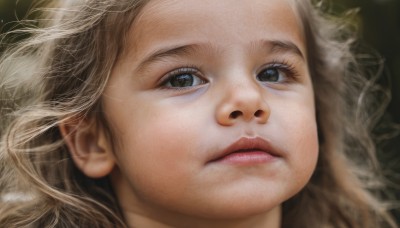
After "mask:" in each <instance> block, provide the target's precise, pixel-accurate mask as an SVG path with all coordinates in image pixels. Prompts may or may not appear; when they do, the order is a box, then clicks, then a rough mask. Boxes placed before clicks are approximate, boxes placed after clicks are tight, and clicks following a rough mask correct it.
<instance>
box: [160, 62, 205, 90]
mask: <svg viewBox="0 0 400 228" xmlns="http://www.w3.org/2000/svg"><path fill="white" fill-rule="evenodd" d="M199 72H201V71H200V70H199V69H198V67H196V66H184V67H182V68H178V69H176V70H173V71H171V72H169V73H167V74H166V75H165V76H164V77H162V78H161V80H160V81H161V82H160V83H159V87H160V88H162V89H175V90H184V89H188V88H193V87H192V86H190V87H167V86H166V84H167V83H168V82H169V80H171V79H172V78H173V77H175V76H178V75H182V74H193V75H194V76H196V77H198V78H199V79H200V80H202V81H203V83H206V82H208V81H207V80H205V79H204V78H203V77H201V76H199Z"/></svg>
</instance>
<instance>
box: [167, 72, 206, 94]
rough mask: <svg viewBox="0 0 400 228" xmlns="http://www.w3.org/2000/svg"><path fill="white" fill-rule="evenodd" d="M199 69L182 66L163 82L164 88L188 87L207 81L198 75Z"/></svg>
mask: <svg viewBox="0 0 400 228" xmlns="http://www.w3.org/2000/svg"><path fill="white" fill-rule="evenodd" d="M197 72H198V71H197V70H195V69H192V68H181V69H178V70H175V71H172V72H171V73H169V74H168V75H167V78H166V79H165V80H164V81H163V83H162V84H161V86H162V87H164V88H177V89H178V88H187V87H193V86H198V85H201V84H204V83H206V81H205V80H203V79H202V78H200V77H198V76H196V73H197Z"/></svg>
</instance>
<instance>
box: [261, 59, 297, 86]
mask: <svg viewBox="0 0 400 228" xmlns="http://www.w3.org/2000/svg"><path fill="white" fill-rule="evenodd" d="M271 68H275V69H277V70H278V71H281V72H283V73H284V74H285V75H286V76H287V77H288V78H287V79H285V80H284V81H283V82H279V83H290V82H292V81H296V79H297V78H298V77H299V76H300V75H299V73H298V71H297V70H296V67H295V66H294V65H293V64H292V63H289V62H288V61H286V60H283V61H279V60H273V61H272V62H271V63H268V64H266V65H265V66H263V67H262V68H261V70H260V71H259V72H258V73H257V75H258V74H260V73H261V72H262V71H264V70H267V69H271Z"/></svg>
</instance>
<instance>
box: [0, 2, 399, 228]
mask: <svg viewBox="0 0 400 228" xmlns="http://www.w3.org/2000/svg"><path fill="white" fill-rule="evenodd" d="M49 1H51V0H40V2H41V3H43V2H49ZM60 1H62V0H60ZM82 1H83V0H82ZM331 2H332V3H333V5H332V7H333V8H332V9H333V10H334V11H336V12H337V13H338V14H340V13H343V12H345V11H346V10H347V9H358V10H359V13H358V16H357V17H355V18H354V20H356V21H357V22H359V23H360V36H361V41H362V43H364V44H367V45H370V46H371V47H373V48H374V49H375V50H377V52H378V53H380V55H381V56H382V57H383V59H384V60H385V69H384V71H383V75H382V77H383V79H382V80H381V81H382V84H383V85H384V86H387V87H389V88H390V89H391V102H390V103H389V105H388V107H387V109H386V112H385V114H384V116H383V117H382V120H381V123H384V125H385V127H383V128H381V129H380V131H383V132H382V133H384V134H386V133H387V135H388V136H390V137H386V139H385V140H383V141H382V140H379V142H377V143H378V146H379V151H380V153H379V158H380V160H381V163H382V167H384V168H385V169H384V170H385V174H386V175H387V177H388V181H389V182H390V183H392V184H391V185H390V187H391V193H390V194H391V195H392V196H394V197H396V198H397V200H398V201H400V186H399V185H400V0H331ZM38 3H39V1H38V0H0V33H4V32H7V31H10V30H12V29H15V28H18V25H17V23H15V21H17V20H19V19H23V18H29V19H34V18H35V14H29V16H27V12H28V11H29V9H32V7H35V6H38ZM41 3H39V5H40V4H41ZM23 38H24V35H22V36H19V37H18V39H23ZM18 39H17V40H18ZM6 42H8V41H7V40H3V42H2V43H0V52H1V50H3V48H5V47H6V45H5V43H6ZM382 129H383V130H382ZM393 214H394V215H395V217H396V219H397V220H398V222H399V224H400V210H399V208H397V209H393Z"/></svg>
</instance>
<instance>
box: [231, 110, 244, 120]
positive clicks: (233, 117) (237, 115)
mask: <svg viewBox="0 0 400 228" xmlns="http://www.w3.org/2000/svg"><path fill="white" fill-rule="evenodd" d="M242 114H243V113H242V112H241V111H233V112H232V113H231V114H230V115H229V118H230V119H236V118H238V117H239V116H241V115H242Z"/></svg>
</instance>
